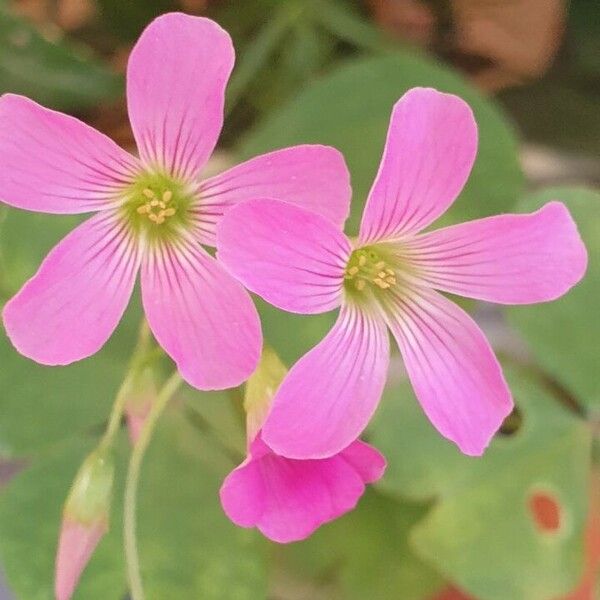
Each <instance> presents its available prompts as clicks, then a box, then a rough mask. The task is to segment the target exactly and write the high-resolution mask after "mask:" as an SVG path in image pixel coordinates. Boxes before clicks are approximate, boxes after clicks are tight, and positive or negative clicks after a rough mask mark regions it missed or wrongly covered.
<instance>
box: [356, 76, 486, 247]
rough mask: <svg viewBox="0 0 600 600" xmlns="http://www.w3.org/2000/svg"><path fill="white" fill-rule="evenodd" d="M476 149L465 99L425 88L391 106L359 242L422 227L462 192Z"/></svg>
mask: <svg viewBox="0 0 600 600" xmlns="http://www.w3.org/2000/svg"><path fill="white" fill-rule="evenodd" d="M476 153H477V125H476V123H475V120H474V118H473V113H472V112H471V109H470V108H469V105H468V104H466V102H464V101H463V100H461V99H460V98H458V97H457V96H453V95H451V94H443V93H441V92H438V91H436V90H433V89H429V88H414V89H412V90H410V91H408V92H407V93H406V94H404V96H402V98H401V99H400V100H399V101H398V102H397V103H396V105H395V106H394V110H393V112H392V119H391V122H390V127H389V130H388V135H387V140H386V143H385V149H384V152H383V158H382V159H381V165H380V167H379V173H378V174H377V177H376V178H375V183H374V184H373V187H372V188H371V192H370V194H369V198H368V200H367V206H366V208H365V212H364V214H363V219H362V223H361V227H360V236H359V239H360V242H361V243H362V244H366V243H369V242H373V241H376V240H380V239H383V238H398V237H400V236H402V235H404V234H407V233H414V232H417V231H420V230H421V229H423V228H424V227H426V226H427V225H429V224H430V223H432V222H433V221H434V220H435V219H437V217H439V216H440V215H441V214H443V213H444V212H445V211H446V210H447V209H448V207H449V206H450V205H451V204H452V203H453V202H454V200H455V199H456V197H457V196H458V194H459V193H460V191H461V190H462V188H463V186H464V184H465V182H466V181H467V178H468V176H469V173H470V172H471V167H472V166H473V162H474V161H475V155H476Z"/></svg>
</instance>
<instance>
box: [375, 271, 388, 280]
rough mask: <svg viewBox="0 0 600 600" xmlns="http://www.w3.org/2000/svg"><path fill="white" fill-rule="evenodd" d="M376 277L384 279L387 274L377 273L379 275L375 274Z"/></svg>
mask: <svg viewBox="0 0 600 600" xmlns="http://www.w3.org/2000/svg"><path fill="white" fill-rule="evenodd" d="M377 277H381V279H385V278H386V277H387V273H386V272H385V271H379V273H377Z"/></svg>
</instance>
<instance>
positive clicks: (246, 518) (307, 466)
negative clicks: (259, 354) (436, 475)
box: [221, 433, 385, 543]
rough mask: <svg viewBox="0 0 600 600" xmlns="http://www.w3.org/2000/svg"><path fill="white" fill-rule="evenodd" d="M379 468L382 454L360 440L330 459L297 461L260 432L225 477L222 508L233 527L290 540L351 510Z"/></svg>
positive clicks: (381, 469)
mask: <svg viewBox="0 0 600 600" xmlns="http://www.w3.org/2000/svg"><path fill="white" fill-rule="evenodd" d="M384 470H385V459H384V458H383V456H382V455H381V454H380V453H379V452H378V451H377V450H375V448H373V447H372V446H369V445H368V444H365V443H364V442H361V441H360V440H356V441H355V442H353V443H351V444H350V445H349V446H348V447H347V448H345V449H344V450H342V451H341V452H339V453H337V454H335V455H333V456H331V457H329V458H322V459H308V460H297V459H293V458H284V457H283V456H278V455H277V454H275V453H274V452H273V451H272V450H271V449H270V448H269V447H268V446H267V445H266V444H265V442H264V441H263V439H262V437H261V435H260V433H259V434H258V435H257V436H256V438H255V439H254V441H253V442H252V444H251V446H250V451H249V454H248V458H247V459H246V460H245V461H244V462H243V463H242V464H241V465H240V466H239V467H237V468H236V469H234V470H233V471H232V472H231V473H230V474H229V475H228V476H227V478H226V479H225V482H224V483H223V486H222V487H221V504H222V505H223V510H224V511H225V513H226V514H227V516H228V517H229V518H230V519H231V520H232V521H233V522H234V523H235V524H236V525H239V526H240V527H257V528H258V529H259V530H260V531H261V532H262V533H263V535H265V536H266V537H268V538H269V539H271V540H273V541H274V542H281V543H287V542H295V541H298V540H303V539H304V538H307V537H308V536H309V535H311V534H312V533H313V532H314V531H315V530H316V529H317V528H318V527H320V526H321V525H323V524H324V523H327V522H329V521H333V520H334V519H337V518H338V517H340V516H341V515H343V514H344V513H346V512H348V511H351V510H352V509H354V507H355V506H356V503H357V502H358V500H359V498H360V497H361V496H362V495H363V492H364V491H365V485H366V484H368V483H373V482H375V481H377V480H378V479H380V478H381V477H382V476H383V472H384Z"/></svg>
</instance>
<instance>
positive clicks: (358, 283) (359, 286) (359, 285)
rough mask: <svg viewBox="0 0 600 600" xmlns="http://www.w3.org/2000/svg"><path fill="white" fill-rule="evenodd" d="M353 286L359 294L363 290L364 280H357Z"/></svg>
mask: <svg viewBox="0 0 600 600" xmlns="http://www.w3.org/2000/svg"><path fill="white" fill-rule="evenodd" d="M354 285H355V286H356V289H357V290H358V291H359V292H360V291H361V290H364V289H365V280H364V279H357V280H356V283H355V284H354Z"/></svg>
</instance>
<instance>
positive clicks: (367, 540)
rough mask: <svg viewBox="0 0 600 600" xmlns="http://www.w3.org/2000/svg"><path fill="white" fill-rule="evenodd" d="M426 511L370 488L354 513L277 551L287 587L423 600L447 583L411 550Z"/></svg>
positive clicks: (340, 598)
mask: <svg viewBox="0 0 600 600" xmlns="http://www.w3.org/2000/svg"><path fill="white" fill-rule="evenodd" d="M424 513H425V507H424V506H422V505H417V504H412V503H408V502H403V501H399V500H396V499H392V498H389V497H386V496H384V495H382V494H379V493H377V492H374V491H372V490H369V491H368V492H367V493H366V494H365V496H364V497H363V498H362V499H361V501H360V503H359V507H358V508H357V509H356V510H355V511H354V512H352V513H350V514H348V515H346V516H344V517H342V518H341V519H339V520H337V521H335V522H333V523H330V524H328V525H326V526H324V527H323V528H321V529H319V530H318V531H317V532H316V533H315V534H314V535H313V536H312V537H311V538H310V539H308V540H306V541H304V542H301V543H299V544H294V545H291V546H287V547H284V548H282V549H279V548H277V549H276V548H274V549H273V550H274V551H277V554H278V555H279V556H278V567H279V569H281V574H280V577H281V579H282V581H283V582H285V585H286V587H287V586H289V587H291V588H292V589H293V585H294V577H300V581H298V582H296V583H297V584H301V585H303V586H305V587H306V585H307V581H309V580H310V581H311V585H312V587H313V590H312V591H311V592H310V595H308V594H307V596H306V597H311V598H313V597H314V598H324V599H325V598H326V599H327V600H363V599H364V598H369V600H397V599H398V598H407V599H408V598H410V600H421V599H424V598H428V597H430V596H431V595H432V594H433V593H434V592H435V591H436V590H437V589H438V588H439V587H441V585H442V583H443V580H442V579H441V578H440V576H439V575H438V574H437V573H436V572H435V571H434V570H433V569H431V568H430V567H428V566H427V565H425V564H424V563H423V562H422V561H421V560H419V559H418V558H417V557H416V556H415V554H414V553H413V552H412V550H411V549H410V548H409V546H408V533H409V531H410V528H411V526H412V525H413V523H414V522H415V521H417V520H418V519H420V518H421V517H422V516H423V514H424Z"/></svg>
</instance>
